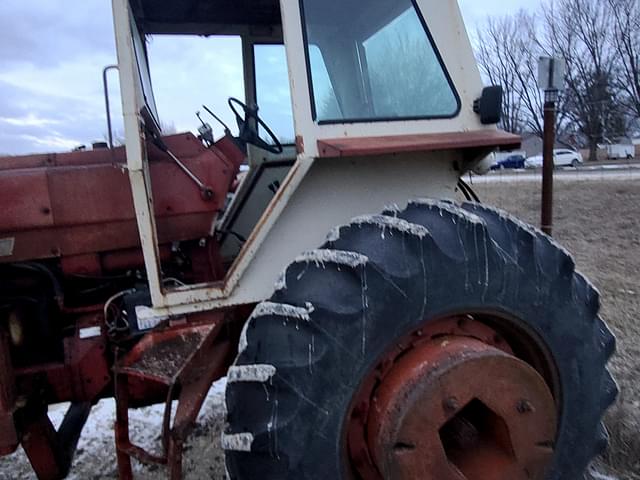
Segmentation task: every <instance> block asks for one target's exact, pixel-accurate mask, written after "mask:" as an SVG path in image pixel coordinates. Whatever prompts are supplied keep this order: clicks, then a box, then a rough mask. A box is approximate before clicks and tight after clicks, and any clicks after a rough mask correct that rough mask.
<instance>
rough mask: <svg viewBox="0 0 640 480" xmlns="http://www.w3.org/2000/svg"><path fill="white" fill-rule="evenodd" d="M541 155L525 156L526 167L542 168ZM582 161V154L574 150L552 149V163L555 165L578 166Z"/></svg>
mask: <svg viewBox="0 0 640 480" xmlns="http://www.w3.org/2000/svg"><path fill="white" fill-rule="evenodd" d="M542 163H543V162H542V155H536V156H534V157H529V158H527V160H526V162H525V166H526V167H527V168H542ZM583 163H584V159H583V158H582V154H581V153H580V152H576V151H575V150H569V149H558V150H554V151H553V164H554V166H556V167H578V166H580V165H582V164H583Z"/></svg>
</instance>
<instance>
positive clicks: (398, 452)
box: [347, 316, 557, 480]
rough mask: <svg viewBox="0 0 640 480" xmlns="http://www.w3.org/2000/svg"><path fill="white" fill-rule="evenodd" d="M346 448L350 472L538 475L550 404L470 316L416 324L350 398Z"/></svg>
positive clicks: (552, 431) (553, 419) (454, 479)
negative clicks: (422, 326) (418, 326)
mask: <svg viewBox="0 0 640 480" xmlns="http://www.w3.org/2000/svg"><path fill="white" fill-rule="evenodd" d="M353 405H354V407H353V410H352V412H351V418H350V421H349V425H348V431H347V435H348V448H349V458H350V462H351V466H352V469H353V471H354V474H355V476H356V477H360V478H366V479H375V478H377V479H379V478H385V479H407V480H408V479H415V478H422V479H425V480H429V479H433V480H436V479H438V480H498V479H501V480H502V479H510V480H519V479H525V478H526V479H531V478H533V479H536V478H543V476H544V472H545V469H546V467H547V465H548V464H549V463H550V461H551V458H552V456H553V442H554V440H555V435H556V428H557V413H556V412H557V409H556V402H555V401H554V397H553V395H552V393H551V390H550V388H549V387H548V385H547V383H546V382H545V380H544V379H543V377H542V376H541V375H540V373H538V372H537V371H536V369H534V368H533V367H532V366H531V365H530V364H528V363H527V362H525V361H523V360H521V359H519V358H516V356H515V355H514V352H513V350H512V349H511V347H510V346H509V344H508V343H507V342H506V341H505V340H504V339H503V338H502V337H501V336H500V335H499V334H498V333H497V332H496V330H494V329H492V328H490V327H488V326H487V325H485V324H483V323H481V322H478V321H476V320H474V319H472V317H469V316H463V317H454V318H449V319H445V320H442V321H438V322H434V323H432V324H431V326H430V327H429V328H428V329H423V330H417V331H416V332H414V333H413V334H412V335H411V336H409V337H407V338H406V341H403V342H401V343H400V344H399V345H398V346H397V347H396V348H394V349H393V352H391V353H389V354H388V355H386V356H385V358H384V359H383V360H382V361H381V362H380V363H379V364H378V365H377V367H376V369H375V372H374V373H372V375H370V376H369V378H367V380H366V381H365V382H364V384H363V386H362V387H361V389H360V391H359V393H358V394H357V395H356V397H355V400H354V403H353Z"/></svg>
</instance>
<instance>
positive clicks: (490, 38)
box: [477, 16, 524, 133]
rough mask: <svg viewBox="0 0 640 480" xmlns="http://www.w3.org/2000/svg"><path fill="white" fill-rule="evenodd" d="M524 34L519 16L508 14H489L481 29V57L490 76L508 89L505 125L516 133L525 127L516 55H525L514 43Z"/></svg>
mask: <svg viewBox="0 0 640 480" xmlns="http://www.w3.org/2000/svg"><path fill="white" fill-rule="evenodd" d="M519 36H520V31H519V29H518V26H517V25H516V21H515V18H513V17H511V16H504V17H499V18H489V19H488V20H487V23H486V25H485V27H484V29H483V30H481V31H480V32H479V33H478V45H479V47H478V49H477V57H478V62H479V63H480V67H481V68H482V70H483V72H484V74H485V75H486V77H487V80H488V81H489V82H490V83H491V84H493V85H501V86H502V87H503V89H504V98H503V114H502V124H501V127H502V128H504V129H505V130H507V131H509V132H513V133H520V132H522V130H523V126H524V118H523V112H522V109H523V106H522V99H521V97H520V95H519V89H518V88H516V84H517V83H518V75H517V72H516V71H515V69H514V68H513V61H512V59H513V58H514V57H516V56H520V55H522V52H521V51H518V52H515V51H513V50H511V45H513V44H514V42H515V40H516V39H517V38H518V37H519Z"/></svg>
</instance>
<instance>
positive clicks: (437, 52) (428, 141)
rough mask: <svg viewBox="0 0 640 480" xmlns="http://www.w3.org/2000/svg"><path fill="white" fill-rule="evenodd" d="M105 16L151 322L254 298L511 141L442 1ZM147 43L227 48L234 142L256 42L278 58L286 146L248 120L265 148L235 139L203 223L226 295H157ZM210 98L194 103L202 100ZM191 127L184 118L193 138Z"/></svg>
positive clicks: (214, 289) (212, 6)
mask: <svg viewBox="0 0 640 480" xmlns="http://www.w3.org/2000/svg"><path fill="white" fill-rule="evenodd" d="M425 12H428V14H426V13H425ZM114 17H115V26H116V32H117V45H118V58H119V68H120V79H121V85H122V100H123V108H124V112H125V132H126V146H127V159H128V160H127V162H128V166H129V172H130V178H131V183H132V188H133V191H134V197H135V206H136V213H137V218H138V222H139V230H140V234H141V236H142V240H143V248H144V253H145V263H146V266H147V272H148V275H149V281H150V286H151V292H152V298H153V306H154V309H153V312H149V313H150V314H152V315H156V316H159V317H163V316H166V315H170V314H179V313H185V312H188V311H192V310H193V309H194V308H198V309H209V308H213V307H220V306H224V305H232V304H239V303H250V302H256V301H259V300H261V299H264V298H266V297H267V296H268V294H269V293H270V292H271V289H272V287H271V285H272V283H273V281H274V280H275V279H276V278H277V276H278V274H279V273H280V272H281V271H282V269H283V268H284V266H286V265H287V264H288V263H289V262H290V261H291V260H293V259H294V258H295V256H296V255H297V254H298V253H300V252H301V251H304V250H306V249H309V248H311V247H313V246H315V245H318V244H319V242H321V241H322V239H323V238H324V235H325V234H326V232H327V231H328V230H329V229H330V228H331V227H332V226H335V225H336V224H340V223H344V222H345V221H347V220H349V219H350V218H352V217H354V216H357V215H359V214H362V213H365V212H372V211H377V210H381V209H382V208H383V207H384V206H385V205H390V204H398V205H403V204H406V202H407V200H408V199H409V198H411V197H418V196H421V197H433V198H442V199H447V198H448V199H453V198H454V197H455V191H456V188H457V185H458V180H459V178H460V176H461V175H462V174H464V173H465V172H466V171H468V170H470V169H472V168H473V167H474V165H475V164H476V163H477V162H478V161H479V160H481V159H483V158H484V157H486V155H487V154H488V153H489V152H491V151H492V150H494V149H497V148H502V147H506V148H513V147H514V146H517V144H518V142H519V139H518V138H517V137H515V136H513V135H509V134H506V133H503V132H499V131H497V130H496V128H495V126H494V125H492V124H494V123H497V121H498V120H499V111H500V101H501V100H500V99H501V95H500V91H499V89H498V90H497V89H495V88H494V89H487V90H485V96H484V97H483V86H482V82H481V79H480V75H479V73H478V69H477V66H476V63H475V60H474V57H473V52H472V49H471V46H470V43H469V40H468V38H467V35H466V30H465V27H464V24H463V22H462V18H461V15H460V12H459V9H458V6H457V3H456V2H455V1H448V2H446V6H444V5H442V2H435V1H429V0H421V1H417V2H414V1H410V0H402V1H400V2H395V3H394V5H393V6H391V7H390V6H389V4H388V2H384V1H382V0H378V1H375V2H369V3H367V4H364V3H362V2H356V1H350V2H347V3H345V2H344V1H337V0H334V1H329V2H326V1H314V0H305V1H303V2H286V3H285V2H283V3H282V9H281V5H280V4H279V2H277V1H261V2H258V3H256V2H252V1H243V2H241V3H239V4H238V3H237V2H229V3H227V2H224V1H203V0H192V1H184V2H180V3H179V4H176V3H175V2H168V1H167V2H164V1H146V0H139V1H131V2H129V1H127V0H114ZM150 35H197V36H202V35H206V36H211V35H221V36H229V35H237V36H239V37H240V38H241V40H242V55H243V68H244V85H245V101H244V102H242V103H243V104H244V105H242V104H241V102H240V101H239V100H231V102H230V107H231V108H234V109H235V111H236V112H237V114H238V115H239V118H240V119H242V120H243V121H244V120H245V115H246V117H247V118H246V120H247V123H246V130H253V129H254V128H255V127H256V125H255V123H256V116H255V109H253V108H254V107H255V106H256V105H257V106H258V107H259V101H260V99H259V98H257V88H256V87H257V85H256V84H257V82H256V76H257V72H256V57H255V56H256V54H257V52H259V49H260V48H261V47H262V46H265V45H272V46H275V45H283V48H284V49H285V50H286V59H287V64H288V71H289V86H290V89H291V105H282V108H283V109H286V108H291V110H292V113H293V115H292V116H293V120H294V122H295V141H294V139H293V138H291V140H292V141H291V143H290V144H285V145H282V146H280V144H279V138H281V136H282V135H283V134H281V133H280V132H278V131H275V132H273V133H272V132H271V130H270V129H268V128H266V127H268V126H267V125H266V124H265V123H263V122H259V131H260V135H261V136H262V137H263V138H265V139H266V143H263V142H261V141H255V140H254V141H253V142H251V141H249V142H248V144H249V147H248V152H247V154H248V164H249V165H250V171H249V174H248V175H247V176H246V178H245V179H244V181H243V182H242V185H241V186H240V188H239V189H238V191H237V194H236V195H234V197H233V200H232V202H231V204H230V205H229V208H228V209H227V210H226V212H225V214H224V218H221V219H220V220H219V222H218V223H217V225H216V226H212V233H213V232H214V231H215V230H216V229H217V230H218V231H219V232H222V237H223V246H222V252H223V255H225V257H226V259H227V260H229V261H232V262H234V263H233V267H232V268H231V269H230V270H229V272H228V275H227V278H226V279H225V282H224V283H223V284H218V285H207V286H204V285H199V286H196V287H181V288H173V289H171V290H165V289H164V288H163V287H162V286H163V282H162V279H161V278H160V277H161V273H160V269H159V267H158V263H159V262H158V255H157V247H156V245H157V236H156V232H155V225H154V219H153V215H151V214H150V212H151V211H152V209H151V207H150V204H151V202H152V201H153V200H152V195H151V191H150V190H151V189H150V188H149V185H148V184H149V171H148V165H147V160H146V158H147V152H146V149H147V145H146V143H145V142H144V141H142V140H144V139H145V138H149V137H150V136H151V135H158V136H160V135H161V134H162V133H161V129H160V125H161V124H162V122H161V119H160V118H159V116H158V114H157V109H156V106H155V100H154V93H153V90H152V84H153V82H152V79H151V77H150V69H149V66H148V59H147V54H146V46H145V39H146V38H147V36H150ZM283 87H284V85H273V88H283ZM263 88H265V89H266V88H268V87H267V86H266V85H265V86H264V87H263ZM215 93H216V94H217V95H225V94H224V92H215ZM210 96H211V92H210V91H204V92H202V100H203V103H206V102H207V98H208V97H210ZM245 105H250V106H252V107H251V108H249V109H248V110H245V109H244V106H245ZM194 113H195V112H194ZM212 113H214V114H215V113H216V112H212ZM219 113H220V112H218V114H219ZM257 113H258V115H260V111H259V110H258V111H257ZM166 120H168V121H169V122H170V120H171V119H166ZM212 122H214V123H215V121H214V120H212ZM198 123H199V122H198V120H197V119H196V117H195V116H194V129H195V128H197V126H198ZM271 128H273V127H271ZM287 133H289V132H285V136H286V134H287ZM245 134H247V135H249V136H252V134H250V133H247V132H246V131H245ZM245 143H247V142H245ZM399 166H402V168H399ZM275 187H277V188H275ZM285 239H286V241H285Z"/></svg>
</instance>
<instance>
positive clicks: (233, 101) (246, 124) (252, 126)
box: [229, 97, 283, 155]
mask: <svg viewBox="0 0 640 480" xmlns="http://www.w3.org/2000/svg"><path fill="white" fill-rule="evenodd" d="M237 107H240V108H241V109H242V113H243V114H244V115H241V114H240V112H239V111H238V108H237ZM229 108H231V111H232V112H233V114H234V115H235V116H236V122H237V123H238V130H239V131H240V133H239V136H238V137H239V139H240V140H241V141H243V142H245V143H250V144H251V145H255V146H256V147H258V148H261V149H262V150H266V151H267V152H269V153H273V154H275V155H279V154H281V153H282V152H283V148H282V144H281V143H280V140H278V137H276V135H275V134H274V133H273V131H272V130H271V129H270V128H269V127H268V126H267V124H266V123H264V121H263V120H262V119H261V118H260V117H259V116H258V106H257V105H253V106H251V107H249V106H247V105H245V104H244V103H242V102H241V101H240V100H238V99H237V98H233V97H231V98H229ZM258 127H262V128H263V129H264V131H265V132H266V133H267V135H269V137H270V138H271V140H273V143H272V144H271V143H267V142H265V141H264V140H263V139H262V138H260V136H259V135H258Z"/></svg>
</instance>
